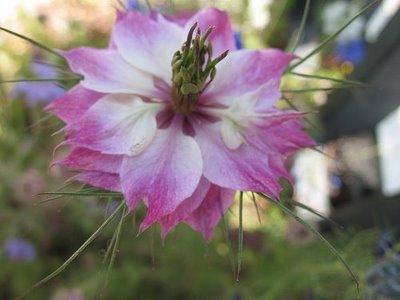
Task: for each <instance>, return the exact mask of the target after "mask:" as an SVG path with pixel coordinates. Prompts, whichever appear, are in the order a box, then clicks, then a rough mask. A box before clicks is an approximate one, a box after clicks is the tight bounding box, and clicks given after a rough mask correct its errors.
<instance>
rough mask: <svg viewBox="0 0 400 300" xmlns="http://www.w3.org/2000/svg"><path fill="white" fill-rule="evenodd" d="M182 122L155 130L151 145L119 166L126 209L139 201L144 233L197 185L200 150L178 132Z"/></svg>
mask: <svg viewBox="0 0 400 300" xmlns="http://www.w3.org/2000/svg"><path fill="white" fill-rule="evenodd" d="M181 123H182V120H177V119H175V120H174V121H173V123H172V124H171V125H170V127H168V129H163V130H158V131H157V134H156V137H155V138H154V140H153V142H152V143H151V145H150V146H149V147H148V148H147V149H146V151H144V152H142V153H141V154H139V155H137V156H130V157H128V156H126V157H125V158H124V160H123V162H122V166H121V173H120V176H121V184H122V188H123V191H124V195H125V198H126V199H127V203H128V206H129V207H130V209H134V208H135V206H136V204H137V203H138V202H139V201H140V199H143V200H144V201H145V202H146V203H147V205H148V213H147V216H146V218H145V220H144V221H143V223H142V225H141V230H145V229H146V228H147V227H149V226H150V225H151V224H152V223H154V222H157V221H158V220H160V219H161V218H162V217H164V216H165V215H167V214H170V213H172V212H173V211H174V210H175V209H176V208H177V207H178V206H179V205H180V204H181V203H182V201H183V200H185V199H186V198H188V197H190V196H191V195H192V194H193V192H194V191H195V189H196V187H197V186H198V184H199V181H200V178H201V172H202V159H201V153H200V149H199V147H198V146H197V144H196V142H195V141H194V139H193V138H192V137H190V136H186V135H184V134H183V133H182V129H181V128H182V124H181Z"/></svg>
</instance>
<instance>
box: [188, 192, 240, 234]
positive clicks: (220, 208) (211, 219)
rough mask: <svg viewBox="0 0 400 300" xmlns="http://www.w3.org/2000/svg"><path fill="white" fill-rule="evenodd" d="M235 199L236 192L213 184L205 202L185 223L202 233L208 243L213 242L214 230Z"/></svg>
mask: <svg viewBox="0 0 400 300" xmlns="http://www.w3.org/2000/svg"><path fill="white" fill-rule="evenodd" d="M234 197H235V191H234V190H230V189H225V188H221V187H219V186H216V185H213V184H212V185H211V187H210V189H209V190H208V193H207V195H206V197H205V198H204V200H203V202H202V203H201V204H200V206H199V207H198V208H197V209H196V210H195V211H194V212H193V213H192V214H191V215H190V216H189V217H188V218H186V220H185V222H186V223H187V224H188V225H189V226H190V227H192V228H193V229H194V230H196V231H198V232H200V233H201V234H202V235H203V237H204V238H205V239H206V240H207V241H209V240H211V238H212V234H213V231H214V228H215V227H216V226H217V225H218V222H219V220H220V219H221V218H222V216H223V215H224V213H225V212H226V211H227V210H228V208H229V206H230V205H231V204H232V202H233V200H234Z"/></svg>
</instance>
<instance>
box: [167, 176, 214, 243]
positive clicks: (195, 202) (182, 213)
mask: <svg viewBox="0 0 400 300" xmlns="http://www.w3.org/2000/svg"><path fill="white" fill-rule="evenodd" d="M209 189H210V182H209V181H208V180H207V179H205V178H204V177H202V178H201V179H200V182H199V185H198V186H197V188H196V190H195V191H194V193H193V195H191V196H190V197H189V198H187V199H185V200H184V201H183V202H182V203H181V204H180V205H179V206H178V207H177V208H176V209H175V210H174V211H173V212H172V213H171V214H169V215H166V216H165V217H163V218H162V219H161V220H160V225H161V236H162V237H163V238H165V237H166V235H167V234H168V233H169V232H170V231H171V230H172V229H174V228H175V226H176V225H178V224H179V222H181V221H183V220H184V219H185V218H187V217H188V216H189V215H190V214H191V213H192V212H193V211H194V210H195V209H196V208H198V207H199V206H200V204H201V202H202V201H203V200H204V198H205V196H206V194H207V192H208V190H209Z"/></svg>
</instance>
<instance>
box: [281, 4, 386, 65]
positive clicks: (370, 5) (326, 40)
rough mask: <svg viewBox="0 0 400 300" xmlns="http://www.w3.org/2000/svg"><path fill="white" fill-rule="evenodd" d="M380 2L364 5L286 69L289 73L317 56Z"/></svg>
mask: <svg viewBox="0 0 400 300" xmlns="http://www.w3.org/2000/svg"><path fill="white" fill-rule="evenodd" d="M379 1H380V0H375V1H372V2H371V3H370V4H368V5H366V6H365V7H364V8H363V9H362V10H361V11H360V12H358V13H357V14H356V15H355V16H354V17H352V18H351V19H350V20H349V21H347V22H346V23H345V24H344V25H343V26H342V27H340V28H339V29H338V30H337V31H336V32H335V33H334V34H332V35H330V36H328V37H327V38H326V39H324V40H323V41H322V42H321V43H320V44H319V45H318V46H317V47H316V48H315V49H314V50H312V51H311V52H310V53H308V54H307V55H306V56H305V57H303V58H301V59H300V60H299V61H298V62H296V63H294V64H293V65H291V66H290V68H289V69H288V70H289V71H291V70H293V69H294V68H296V67H297V66H299V65H301V64H302V63H303V62H305V61H306V60H308V59H309V58H310V57H312V56H314V55H315V54H317V53H318V52H319V51H321V49H322V48H323V47H324V46H325V45H326V44H328V43H329V42H331V41H332V40H333V39H334V38H336V37H337V36H338V35H339V34H340V33H341V32H342V31H343V30H345V29H346V28H347V27H348V26H349V25H350V24H351V23H353V22H354V21H355V20H356V19H357V18H358V17H359V16H361V15H362V14H363V13H364V12H365V11H367V10H368V9H370V8H371V7H372V6H374V5H375V4H377V3H378V2H379Z"/></svg>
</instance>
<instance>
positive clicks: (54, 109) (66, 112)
mask: <svg viewBox="0 0 400 300" xmlns="http://www.w3.org/2000/svg"><path fill="white" fill-rule="evenodd" d="M103 96H104V94H102V93H98V92H95V91H92V90H88V89H86V88H84V87H83V86H81V85H77V86H75V87H73V88H72V89H71V90H70V91H68V92H67V93H65V94H64V95H62V96H61V97H59V98H58V99H56V100H55V101H53V102H52V103H50V104H49V105H48V106H47V107H46V108H45V109H46V110H47V111H49V112H51V113H53V114H55V115H56V116H57V117H59V118H60V119H61V120H63V121H64V122H66V123H67V124H68V123H73V122H75V121H76V120H78V119H79V118H80V117H81V116H82V115H83V114H84V113H85V112H86V111H87V110H88V109H89V107H91V106H92V105H93V104H94V103H95V102H96V101H97V100H99V99H100V98H101V97H103Z"/></svg>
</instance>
